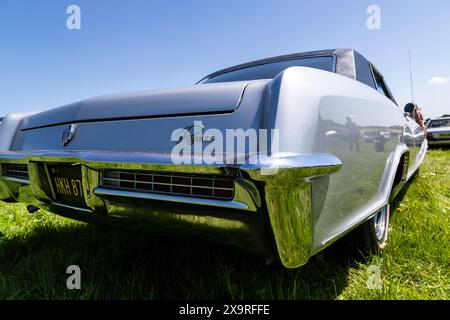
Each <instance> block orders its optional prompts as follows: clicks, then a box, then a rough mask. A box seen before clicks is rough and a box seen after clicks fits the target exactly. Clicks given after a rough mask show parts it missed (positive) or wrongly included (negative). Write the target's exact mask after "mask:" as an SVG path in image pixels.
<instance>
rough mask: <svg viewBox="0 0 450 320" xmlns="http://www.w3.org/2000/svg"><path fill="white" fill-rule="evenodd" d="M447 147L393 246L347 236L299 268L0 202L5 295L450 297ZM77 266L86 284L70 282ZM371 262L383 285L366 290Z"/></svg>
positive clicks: (426, 168) (420, 180)
mask: <svg viewBox="0 0 450 320" xmlns="http://www.w3.org/2000/svg"><path fill="white" fill-rule="evenodd" d="M449 169H450V150H447V151H445V150H444V151H441V150H432V151H430V152H429V154H428V156H427V158H426V160H425V163H424V165H423V166H422V168H421V170H420V172H419V173H418V174H417V175H416V176H415V177H414V179H413V181H412V182H411V183H410V184H408V186H407V188H406V189H405V190H404V192H402V195H401V196H400V197H399V200H397V201H396V202H395V203H394V204H393V206H392V209H393V212H394V214H393V216H392V217H391V234H390V241H389V245H388V248H387V249H386V250H385V251H384V252H383V253H380V254H378V255H373V256H371V257H369V258H362V257H361V256H360V255H359V254H358V253H356V252H353V251H351V250H350V251H349V250H347V248H346V247H345V241H340V242H338V243H337V244H335V245H333V246H331V247H329V248H328V249H326V250H325V251H324V252H322V253H320V254H318V255H317V256H315V257H313V258H312V259H311V260H310V262H309V263H308V264H307V265H306V266H305V267H303V268H301V269H298V270H281V269H268V268H266V267H265V266H264V264H263V262H262V261H261V260H260V259H259V258H256V257H249V256H247V255H245V254H243V253H241V252H239V251H237V250H233V249H229V248H221V247H217V246H214V245H208V244H201V243H191V242H180V241H171V240H156V239H154V238H152V237H151V236H150V235H144V234H136V233H128V232H122V231H117V230H110V229H106V228H102V227H98V226H91V225H87V224H84V223H81V222H76V221H72V220H69V219H65V218H61V217H59V216H56V215H53V214H51V213H48V212H43V211H38V212H36V213H34V214H29V213H27V211H26V209H25V207H24V206H23V205H19V204H5V203H1V204H0V298H1V299H449V298H450V170H449ZM72 264H76V265H79V266H80V268H81V270H82V283H81V284H82V289H81V290H68V289H67V288H66V279H67V278H66V277H67V276H68V275H67V274H66V268H67V267H68V266H69V265H72ZM371 265H375V266H378V267H379V268H380V270H381V284H382V285H381V289H380V290H376V289H375V290H374V289H368V288H367V285H366V283H367V281H368V279H369V275H370V273H369V272H368V268H369V266H371Z"/></svg>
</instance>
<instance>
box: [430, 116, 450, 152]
mask: <svg viewBox="0 0 450 320" xmlns="http://www.w3.org/2000/svg"><path fill="white" fill-rule="evenodd" d="M427 140H428V145H430V146H433V145H450V117H445V118H437V119H432V120H430V121H429V122H428V125H427Z"/></svg>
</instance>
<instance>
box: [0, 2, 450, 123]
mask: <svg viewBox="0 0 450 320" xmlns="http://www.w3.org/2000/svg"><path fill="white" fill-rule="evenodd" d="M71 4H76V5H78V6H80V8H81V30H69V29H67V28H66V19H67V17H68V14H67V13H66V8H67V7H68V6H69V5H71ZM371 4H375V5H378V6H379V7H380V8H381V27H382V28H381V30H372V31H371V30H369V29H367V27H366V20H367V18H368V15H367V13H366V9H367V7H368V6H369V5H371ZM449 34H450V1H448V0H430V1H419V0H414V1H411V0H409V1H406V0H396V1H391V0H372V1H365V0H358V1H356V0H341V1H330V0H315V1H301V0H292V1H290V0H276V1H275V0H273V1H261V0H259V1H257V0H227V1H214V0H183V1H181V0H179V1H175V0H169V1H167V0H165V1H163V0H159V1H151V0H148V1H144V0H142V1H138V0H128V1H120V0H71V1H66V0H41V1H27V0H0V41H1V46H0V115H5V114H7V113H10V112H16V111H36V110H43V109H49V108H52V107H55V106H59V105H63V104H66V103H70V102H73V101H77V100H81V99H85V98H89V97H92V96H96V95H101V94H109V93H116V92H127V91H137V90H147V89H150V90H151V89H158V88H167V87H176V86H185V85H190V84H193V83H195V82H196V81H197V80H199V79H200V78H202V77H203V76H204V75H206V74H208V73H210V72H213V71H215V70H217V69H221V68H224V67H227V66H231V65H234V64H238V63H242V62H247V61H251V60H254V59H259V58H265V57H270V56H274V55H279V54H286V53H293V52H301V51H307V50H316V49H327V48H337V47H350V48H355V49H357V50H359V51H360V52H361V53H362V54H363V55H365V56H366V57H367V58H368V59H369V60H371V61H372V62H373V63H374V64H375V65H376V66H377V67H378V69H380V71H381V72H382V73H383V74H384V76H385V77H386V79H387V82H388V84H389V85H390V86H391V89H392V91H393V92H394V95H395V96H396V98H397V100H398V101H399V102H400V103H401V104H404V103H406V102H408V100H410V98H409V97H410V89H409V72H408V50H411V51H412V55H413V64H414V79H415V95H416V101H417V102H418V103H419V104H421V105H422V107H423V109H424V110H425V112H426V116H432V117H434V116H439V115H441V114H443V113H450V59H449V58H450V41H449ZM433 77H440V78H435V79H434V81H431V83H430V82H429V81H430V79H432V78H433Z"/></svg>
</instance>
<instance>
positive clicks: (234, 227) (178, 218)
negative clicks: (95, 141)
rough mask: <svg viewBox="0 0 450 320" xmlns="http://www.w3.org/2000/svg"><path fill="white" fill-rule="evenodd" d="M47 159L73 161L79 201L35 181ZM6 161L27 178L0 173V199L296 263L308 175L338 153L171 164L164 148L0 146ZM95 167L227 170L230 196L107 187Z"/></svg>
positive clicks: (305, 225)
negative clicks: (57, 196) (62, 199)
mask: <svg viewBox="0 0 450 320" xmlns="http://www.w3.org/2000/svg"><path fill="white" fill-rule="evenodd" d="M51 163H70V164H79V165H80V166H81V173H82V185H83V192H84V198H85V201H86V205H87V208H77V207H73V206H67V205H66V204H64V203H58V202H57V201H55V200H54V196H53V195H52V194H51V193H50V192H49V191H48V189H47V188H44V187H43V182H44V181H45V180H46V179H47V182H48V179H49V175H48V172H46V173H45V170H44V171H43V169H42V168H46V165H47V164H51ZM252 163H253V162H252ZM6 164H25V165H27V167H28V174H29V179H17V178H11V177H6V176H1V177H0V199H1V200H15V201H19V202H23V203H26V204H32V205H35V206H37V207H40V208H43V209H45V210H48V211H51V212H54V213H57V214H60V215H62V216H66V217H69V218H73V219H77V220H81V221H85V222H90V223H102V224H107V225H112V226H119V227H121V228H128V229H143V230H149V231H151V232H153V233H155V234H161V235H165V234H171V235H175V236H180V237H192V236H193V237H197V236H198V237H200V238H202V239H204V240H208V239H209V240H212V241H214V242H224V243H229V244H232V245H233V246H237V247H240V248H243V249H245V250H250V251H252V252H255V253H257V254H261V255H265V256H271V255H273V256H275V257H278V258H279V260H280V261H281V263H282V264H283V265H284V266H285V267H288V268H295V267H299V266H301V265H303V264H305V263H306V262H307V261H308V259H309V257H310V250H311V245H312V239H313V226H312V200H311V183H312V181H313V180H314V178H315V177H318V176H323V175H329V174H332V173H333V172H336V171H337V170H339V168H340V166H341V162H340V161H339V159H337V158H336V157H334V156H332V155H328V154H313V155H305V156H293V155H287V156H281V157H276V158H269V157H266V158H262V159H260V160H259V161H258V162H257V164H254V165H235V166H228V165H226V166H211V165H174V164H173V163H172V162H171V159H170V154H155V153H142V152H135V153H129V152H128V153H124V152H90V151H86V152H84V151H83V152H62V151H42V152H27V153H23V152H7V153H0V165H1V166H4V165H6ZM102 170H140V171H151V172H171V173H189V174H202V175H221V176H227V177H232V179H233V181H234V188H235V189H234V196H233V198H232V199H230V200H226V201H225V200H217V199H205V198H199V197H185V196H175V195H167V194H157V193H143V192H135V191H126V190H114V189H111V188H104V187H102V186H101V172H102ZM1 172H2V173H3V170H1ZM50 183H51V182H50Z"/></svg>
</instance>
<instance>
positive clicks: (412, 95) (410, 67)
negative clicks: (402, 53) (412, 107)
mask: <svg viewBox="0 0 450 320" xmlns="http://www.w3.org/2000/svg"><path fill="white" fill-rule="evenodd" d="M408 57H409V80H410V83H411V99H412V102H413V103H415V102H416V101H415V99H414V85H413V72H412V59H411V51H408Z"/></svg>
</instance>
